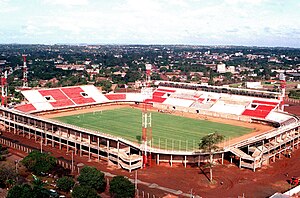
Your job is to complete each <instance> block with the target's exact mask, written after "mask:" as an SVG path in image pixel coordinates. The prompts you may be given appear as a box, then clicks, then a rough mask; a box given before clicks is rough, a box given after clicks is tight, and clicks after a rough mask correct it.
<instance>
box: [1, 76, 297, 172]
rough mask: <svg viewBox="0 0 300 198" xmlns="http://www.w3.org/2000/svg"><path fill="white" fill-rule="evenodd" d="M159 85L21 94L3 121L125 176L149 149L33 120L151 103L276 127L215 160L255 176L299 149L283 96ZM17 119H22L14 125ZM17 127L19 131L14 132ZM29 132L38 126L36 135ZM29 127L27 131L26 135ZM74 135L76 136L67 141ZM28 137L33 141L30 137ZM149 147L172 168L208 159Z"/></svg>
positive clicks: (161, 107)
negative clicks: (227, 158) (232, 159)
mask: <svg viewBox="0 0 300 198" xmlns="http://www.w3.org/2000/svg"><path fill="white" fill-rule="evenodd" d="M156 85H157V87H156V88H153V89H152V88H151V89H150V88H147V89H143V90H142V91H141V92H140V93H108V94H102V93H101V91H99V90H98V89H97V88H96V87H94V86H93V85H86V86H74V87H63V88H53V89H39V90H26V91H22V94H23V95H24V97H25V98H26V102H24V103H23V104H21V105H17V106H15V108H14V109H13V110H7V109H1V111H2V113H3V114H4V115H5V116H3V117H2V118H1V121H2V124H3V125H5V127H7V128H8V129H10V130H13V131H14V133H20V132H17V131H18V130H19V131H21V133H23V134H25V133H28V134H32V133H33V134H34V135H35V136H37V135H38V134H39V133H48V134H47V137H50V140H48V141H52V142H54V143H53V145H54V146H55V144H59V145H60V147H61V145H67V146H68V147H69V146H71V147H72V145H73V147H74V148H75V150H76V149H79V150H80V152H86V153H88V155H89V157H91V156H97V157H98V158H99V156H98V155H100V153H101V152H102V157H103V152H104V153H106V154H104V156H106V157H107V160H110V161H112V162H113V163H116V164H118V165H120V166H121V167H123V168H125V169H127V170H132V169H136V168H141V164H142V162H141V161H142V160H143V159H142V158H141V156H140V155H139V154H140V152H142V151H144V150H145V149H146V148H144V147H143V146H141V145H138V144H136V143H133V142H130V141H128V140H125V139H122V138H120V137H113V136H111V135H109V134H103V133H95V132H94V131H91V130H87V129H83V128H78V127H75V126H71V125H66V124H63V123H59V122H54V121H49V120H47V119H42V118H40V117H39V116H34V115H29V114H37V115H40V114H42V113H43V112H46V113H51V112H59V111H62V110H66V109H67V110H68V111H72V110H74V111H76V110H77V109H78V108H88V107H92V106H95V105H98V106H99V105H100V106H101V105H110V104H139V103H148V104H151V106H152V107H154V108H156V109H159V110H162V111H177V112H185V113H190V114H195V115H197V114H199V115H203V116H211V117H217V118H223V119H232V120H238V121H242V122H250V123H252V122H258V123H263V124H268V125H272V126H275V127H277V128H274V129H273V130H271V131H266V132H265V133H264V134H263V135H257V136H255V137H251V138H250V139H247V140H243V141H241V142H238V143H236V144H232V145H226V147H224V150H223V151H219V152H217V154H216V158H220V156H222V159H223V157H224V153H225V154H228V153H231V154H234V155H236V156H237V157H238V158H239V159H240V162H239V165H240V167H247V168H251V169H253V170H255V169H256V168H258V167H261V165H262V164H264V163H265V162H266V161H269V160H270V159H273V157H274V156H276V155H278V154H280V153H282V152H286V150H287V149H286V148H287V147H288V146H289V147H290V148H291V147H292V148H294V147H295V146H298V143H299V119H298V117H296V116H294V115H291V114H288V113H286V112H283V111H282V110H281V100H282V97H281V93H277V92H268V91H257V90H248V89H237V88H228V87H216V86H209V85H199V84H188V83H175V82H166V81H160V82H157V84H156ZM16 117H19V118H17V119H16ZM32 120H35V122H37V123H34V122H33V121H32ZM28 122H29V123H28ZM38 123H40V124H41V127H40V126H39V125H40V124H38ZM17 125H18V126H19V127H16V126H17ZM27 125H28V126H27ZM30 126H34V127H35V128H34V130H33V129H31V128H30ZM26 127H28V129H27V130H26V129H25V128H26ZM39 127H40V129H39ZM51 127H52V129H51ZM53 127H54V129H55V130H54V129H53ZM47 131H48V132H47ZM70 131H71V133H72V135H70V134H69V135H68V133H70ZM72 131H73V132H72ZM78 135H80V136H81V135H82V136H81V137H80V138H81V140H82V141H80V142H79V143H78V141H77V140H76V139H77V137H76V136H78ZM28 136H29V137H31V135H28ZM44 137H45V136H44ZM46 139H47V138H46ZM45 141H46V142H47V140H45ZM72 141H73V143H72V145H71V142H72ZM112 142H113V143H112ZM77 144H78V145H79V146H77ZM95 144H96V145H95ZM97 145H98V147H97ZM283 145H284V146H283ZM149 146H150V147H149V149H150V151H151V153H153V158H154V159H155V160H156V162H157V163H158V164H159V163H160V162H169V163H170V164H171V165H172V163H174V162H180V163H183V164H184V165H185V166H186V164H187V163H199V158H198V156H199V155H203V156H204V158H203V159H205V155H206V154H205V153H201V152H200V153H199V151H195V150H189V151H188V150H187V151H176V150H172V151H169V150H164V149H160V148H155V147H151V145H149ZM121 147H122V148H121ZM284 148H285V149H284ZM248 153H249V154H248Z"/></svg>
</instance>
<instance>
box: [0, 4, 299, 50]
mask: <svg viewBox="0 0 300 198" xmlns="http://www.w3.org/2000/svg"><path fill="white" fill-rule="evenodd" d="M0 43H4V44H7V43H25V44H60V43H68V44H78V43H88V44H189V45H244V46H269V47H296V48H300V1H299V0H0Z"/></svg>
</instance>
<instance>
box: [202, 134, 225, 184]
mask: <svg viewBox="0 0 300 198" xmlns="http://www.w3.org/2000/svg"><path fill="white" fill-rule="evenodd" d="M223 139H224V136H223V135H221V134H219V133H217V132H214V133H211V134H208V135H206V136H203V137H202V138H201V140H200V143H199V149H200V150H203V151H204V152H209V158H210V161H209V163H208V164H207V165H206V167H209V172H210V179H209V180H210V182H212V181H213V178H212V168H213V153H214V152H215V151H216V150H218V149H220V148H219V147H218V146H217V144H218V143H220V142H221V141H223Z"/></svg>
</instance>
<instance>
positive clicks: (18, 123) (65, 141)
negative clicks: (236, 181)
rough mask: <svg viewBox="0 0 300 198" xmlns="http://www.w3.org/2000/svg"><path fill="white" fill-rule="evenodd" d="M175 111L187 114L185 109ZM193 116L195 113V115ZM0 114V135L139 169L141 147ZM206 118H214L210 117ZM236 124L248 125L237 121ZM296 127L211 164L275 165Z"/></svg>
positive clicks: (177, 155) (165, 154)
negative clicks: (7, 134) (8, 134)
mask: <svg viewBox="0 0 300 198" xmlns="http://www.w3.org/2000/svg"><path fill="white" fill-rule="evenodd" d="M113 104H117V105H122V104H136V102H116V103H113ZM105 105H111V103H107V104H105ZM94 106H95V105H94ZM101 106H102V105H101ZM91 107H93V105H88V106H82V107H77V108H76V109H78V108H91ZM157 107H158V106H157ZM160 107H161V108H162V109H164V108H165V109H168V107H167V106H164V107H162V106H160ZM158 108H159V107H158ZM72 110H74V108H73V109H61V110H56V111H51V112H42V113H43V114H47V113H55V112H58V111H72ZM177 110H182V111H185V112H190V111H189V110H188V109H186V108H185V109H177ZM193 113H195V111H194V112H193ZM0 114H1V117H0V121H1V125H2V131H3V132H4V133H13V134H17V135H21V136H23V137H26V138H28V139H34V140H35V141H40V142H42V143H43V144H44V145H49V146H52V147H53V148H58V149H66V150H67V151H69V150H73V151H74V153H75V154H77V155H80V156H82V155H86V156H88V158H89V159H97V160H100V159H103V160H106V161H108V162H111V163H114V164H116V165H118V166H119V167H122V168H124V169H126V170H129V171H132V170H134V169H138V168H142V164H143V162H142V160H143V159H142V152H143V151H144V148H143V146H141V145H140V144H137V143H133V142H131V141H128V140H125V139H123V138H119V137H115V136H112V135H109V134H104V133H99V132H95V131H92V130H87V129H83V128H80V127H76V126H73V125H68V124H64V123H60V122H57V121H53V120H48V119H45V118H41V117H40V116H38V115H30V114H26V113H22V112H19V111H15V110H12V109H7V108H3V107H1V108H0ZM208 116H217V115H214V114H213V115H208ZM221 116H223V117H224V118H227V119H232V118H229V117H228V115H219V117H221ZM239 120H242V121H249V120H247V119H245V120H243V119H240V118H239ZM299 126H300V124H299V122H297V123H294V124H293V125H288V126H285V127H282V128H280V129H274V130H271V131H267V132H265V133H263V134H260V135H258V136H255V137H251V138H249V139H248V140H244V141H242V142H239V143H236V144H234V145H230V146H227V147H225V148H224V150H222V151H219V152H215V153H214V160H220V161H221V163H223V160H224V157H225V158H226V157H227V158H228V159H231V160H232V159H234V160H237V161H236V163H237V164H238V165H239V167H246V168H251V169H253V170H254V171H255V169H256V168H259V167H261V166H262V164H264V163H266V164H267V163H270V162H271V161H275V160H276V158H278V157H280V155H282V154H286V153H287V151H289V150H293V149H295V148H298V144H299V137H300V135H299ZM274 142H275V143H274ZM277 143H278V144H277ZM267 145H269V147H267ZM270 145H272V146H270ZM251 147H255V148H259V147H262V149H261V152H260V153H259V155H258V156H253V155H249V154H246V153H247V152H248V153H249V148H251ZM245 148H248V150H247V151H245ZM149 152H151V154H152V155H151V156H152V159H151V160H152V161H153V160H155V162H156V164H160V163H162V162H167V163H169V164H170V166H172V165H173V163H181V164H183V165H184V166H187V164H197V165H200V163H202V162H206V161H207V160H209V155H208V154H207V153H202V152H199V151H170V150H162V149H156V148H150V149H149ZM255 152H256V151H254V152H253V154H254V153H255ZM256 153H257V152H256Z"/></svg>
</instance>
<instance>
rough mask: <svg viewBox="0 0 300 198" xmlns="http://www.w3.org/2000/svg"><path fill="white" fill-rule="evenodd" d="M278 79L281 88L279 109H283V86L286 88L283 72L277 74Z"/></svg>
mask: <svg viewBox="0 0 300 198" xmlns="http://www.w3.org/2000/svg"><path fill="white" fill-rule="evenodd" d="M279 80H280V89H281V96H280V104H281V110H282V111H284V98H285V88H286V81H285V75H284V73H280V74H279Z"/></svg>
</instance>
